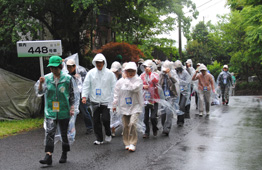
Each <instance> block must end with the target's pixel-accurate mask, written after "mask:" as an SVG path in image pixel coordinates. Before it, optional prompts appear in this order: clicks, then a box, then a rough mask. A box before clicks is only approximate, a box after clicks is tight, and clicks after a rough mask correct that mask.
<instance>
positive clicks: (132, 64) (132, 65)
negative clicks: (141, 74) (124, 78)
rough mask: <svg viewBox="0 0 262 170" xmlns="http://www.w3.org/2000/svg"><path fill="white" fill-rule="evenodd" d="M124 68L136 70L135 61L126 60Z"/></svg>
mask: <svg viewBox="0 0 262 170" xmlns="http://www.w3.org/2000/svg"><path fill="white" fill-rule="evenodd" d="M124 70H135V71H136V70H137V66H136V63H135V62H128V63H127V64H126V66H125V68H124Z"/></svg>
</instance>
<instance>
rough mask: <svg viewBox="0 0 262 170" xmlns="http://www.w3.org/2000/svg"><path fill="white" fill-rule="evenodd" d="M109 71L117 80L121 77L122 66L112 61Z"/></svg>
mask: <svg viewBox="0 0 262 170" xmlns="http://www.w3.org/2000/svg"><path fill="white" fill-rule="evenodd" d="M110 70H111V71H112V72H113V73H114V74H115V76H116V79H117V80H119V79H120V78H121V77H122V66H121V64H120V63H119V62H118V61H114V62H113V63H112V64H111V68H110Z"/></svg>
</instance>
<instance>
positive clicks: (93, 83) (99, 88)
mask: <svg viewBox="0 0 262 170" xmlns="http://www.w3.org/2000/svg"><path fill="white" fill-rule="evenodd" d="M96 61H104V66H103V68H102V70H98V69H97V67H96ZM92 64H93V65H94V66H95V68H93V69H91V70H90V71H89V72H88V73H87V75H86V78H85V80H84V83H83V88H82V97H86V98H89V99H90V101H91V102H93V103H95V104H92V105H91V110H92V113H94V110H95V109H96V108H97V107H99V106H100V105H105V106H108V108H110V107H111V106H110V105H111V104H112V103H111V102H112V99H113V93H114V87H115V83H116V77H115V75H114V73H113V72H112V71H110V70H109V69H108V68H106V66H107V62H106V58H105V56H104V55H103V54H101V53H99V54H97V55H96V56H95V57H94V59H93V61H92Z"/></svg>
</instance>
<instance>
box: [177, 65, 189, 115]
mask: <svg viewBox="0 0 262 170" xmlns="http://www.w3.org/2000/svg"><path fill="white" fill-rule="evenodd" d="M181 69H182V72H180V73H178V72H177V75H178V79H179V89H180V94H182V95H183V97H182V98H180V100H182V101H180V105H181V106H183V107H181V108H184V106H186V105H189V104H190V95H191V81H192V78H191V76H190V75H189V73H188V72H187V71H186V70H184V69H183V68H181ZM184 112H185V110H184V109H180V113H179V114H178V115H183V114H184Z"/></svg>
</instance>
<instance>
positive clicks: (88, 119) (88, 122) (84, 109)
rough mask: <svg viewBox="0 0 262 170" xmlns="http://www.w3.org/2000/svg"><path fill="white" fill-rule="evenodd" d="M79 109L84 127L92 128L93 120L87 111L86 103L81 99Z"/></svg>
mask: <svg viewBox="0 0 262 170" xmlns="http://www.w3.org/2000/svg"><path fill="white" fill-rule="evenodd" d="M79 110H80V112H81V113H82V114H83V115H84V122H85V125H86V129H93V121H92V117H91V115H90V113H89V112H88V106H87V104H84V103H82V101H80V105H79Z"/></svg>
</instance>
